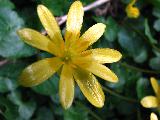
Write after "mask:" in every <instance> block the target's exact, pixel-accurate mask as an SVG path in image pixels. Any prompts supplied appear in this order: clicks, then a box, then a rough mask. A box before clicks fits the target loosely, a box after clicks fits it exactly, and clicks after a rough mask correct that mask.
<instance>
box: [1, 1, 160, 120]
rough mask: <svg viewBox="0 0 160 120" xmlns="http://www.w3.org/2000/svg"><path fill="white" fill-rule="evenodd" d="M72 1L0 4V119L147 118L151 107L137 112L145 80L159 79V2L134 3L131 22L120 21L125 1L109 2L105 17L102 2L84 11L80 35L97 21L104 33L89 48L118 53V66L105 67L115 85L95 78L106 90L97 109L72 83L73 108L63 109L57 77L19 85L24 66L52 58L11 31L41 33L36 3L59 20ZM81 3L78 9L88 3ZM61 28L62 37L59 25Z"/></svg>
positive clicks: (145, 88) (148, 92)
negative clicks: (135, 9)
mask: <svg viewBox="0 0 160 120" xmlns="http://www.w3.org/2000/svg"><path fill="white" fill-rule="evenodd" d="M73 1H74V0H28V1H24V0H0V115H1V116H0V120H1V119H2V120H147V119H148V118H149V116H150V113H151V112H152V109H145V108H143V107H142V106H141V105H140V100H141V99H142V98H143V97H145V96H147V95H154V92H153V89H152V87H151V84H150V80H149V79H150V77H152V76H153V77H155V78H157V79H158V80H159V77H160V33H159V32H160V0H147V1H145V0H138V2H137V4H136V6H138V7H139V8H140V11H141V15H140V17H139V18H137V19H129V18H127V17H126V14H125V7H126V5H127V4H128V3H129V1H130V0H112V2H110V6H109V7H108V11H107V12H106V13H105V12H104V11H103V10H104V8H106V4H104V5H102V6H100V7H98V9H97V8H95V9H91V10H90V11H87V12H85V16H84V23H83V25H84V26H83V29H82V31H83V32H84V30H87V29H88V28H89V27H91V26H92V25H94V24H95V23H97V22H102V23H104V24H106V31H105V33H104V35H103V36H102V37H101V38H100V40H99V41H97V42H96V43H95V44H94V45H93V46H92V47H93V48H97V47H99V48H114V49H116V50H118V51H120V52H121V53H122V55H123V58H122V60H121V61H119V62H118V63H113V64H110V65H109V64H106V65H107V66H108V67H109V68H111V69H112V70H113V71H114V72H115V73H116V74H117V76H118V78H119V82H118V83H116V84H115V83H109V82H106V81H103V80H101V79H99V82H100V83H101V84H102V86H103V87H104V88H106V89H104V92H105V95H106V101H105V105H104V107H103V108H101V109H99V108H95V107H94V106H92V105H91V104H90V103H89V102H88V101H87V100H86V98H85V97H84V96H83V94H82V93H81V91H80V90H79V87H78V86H77V85H76V87H75V98H74V102H73V105H72V106H71V108H70V109H68V110H64V109H63V108H62V107H61V105H60V101H59V93H58V92H59V75H57V74H55V75H53V76H52V77H51V78H50V79H49V80H47V81H45V82H44V83H42V84H40V85H38V86H35V87H32V88H24V87H22V86H20V85H19V83H18V79H19V76H20V73H21V72H22V70H23V69H24V68H25V67H26V66H27V65H29V64H31V63H33V62H36V61H38V60H39V59H43V58H46V57H51V56H52V55H50V54H48V53H46V52H43V51H39V50H37V49H35V48H33V47H31V46H28V45H27V44H25V43H24V42H23V41H22V40H21V39H20V38H19V37H18V36H17V33H16V32H17V30H19V29H20V28H24V27H29V28H32V29H36V30H38V31H40V32H41V31H43V30H44V28H43V27H42V25H41V23H40V21H39V19H38V16H37V11H36V9H37V8H36V7H37V5H38V4H44V5H45V6H47V7H48V8H49V9H50V10H51V11H52V13H53V14H54V15H55V16H62V15H65V14H67V12H68V10H69V6H70V5H71V4H72V2H73ZM81 1H82V3H83V5H84V6H86V5H88V4H90V3H92V2H94V1H93V0H81ZM99 10H100V11H101V12H102V11H103V12H104V13H103V14H102V13H101V14H100V13H99V12H97V11H99ZM99 14H100V15H99ZM61 30H62V33H64V31H65V24H64V25H62V26H61ZM83 32H82V33H83ZM155 112H156V113H157V115H158V111H156V109H155ZM159 114H160V113H159Z"/></svg>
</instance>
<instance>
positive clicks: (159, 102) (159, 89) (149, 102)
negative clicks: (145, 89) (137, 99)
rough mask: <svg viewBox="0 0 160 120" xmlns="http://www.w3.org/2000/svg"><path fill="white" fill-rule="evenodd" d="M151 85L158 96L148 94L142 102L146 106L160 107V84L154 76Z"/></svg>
mask: <svg viewBox="0 0 160 120" xmlns="http://www.w3.org/2000/svg"><path fill="white" fill-rule="evenodd" d="M150 80H151V85H152V87H153V90H154V92H155V95H156V96H146V97H144V98H143V99H142V100H141V104H142V106H143V107H145V108H157V107H160V86H159V84H158V82H157V80H156V79H155V78H154V77H151V79H150Z"/></svg>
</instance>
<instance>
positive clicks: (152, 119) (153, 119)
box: [150, 112, 158, 120]
mask: <svg viewBox="0 0 160 120" xmlns="http://www.w3.org/2000/svg"><path fill="white" fill-rule="evenodd" d="M150 120H158V117H157V115H156V114H155V113H153V112H152V113H151V116H150Z"/></svg>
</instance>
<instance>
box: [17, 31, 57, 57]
mask: <svg viewBox="0 0 160 120" xmlns="http://www.w3.org/2000/svg"><path fill="white" fill-rule="evenodd" d="M18 35H19V36H20V37H21V38H22V39H23V40H24V42H26V43H27V44H29V45H31V46H33V47H36V48H38V49H40V50H44V51H47V52H49V53H51V54H54V55H59V51H58V50H57V47H56V46H55V44H54V43H53V42H51V41H50V40H49V39H48V38H47V37H46V36H43V35H42V34H40V33H39V32H37V31H35V30H32V29H29V28H24V29H21V30H19V31H18Z"/></svg>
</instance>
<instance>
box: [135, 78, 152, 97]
mask: <svg viewBox="0 0 160 120" xmlns="http://www.w3.org/2000/svg"><path fill="white" fill-rule="evenodd" d="M151 89H152V88H151V86H150V82H149V80H148V79H145V78H140V79H139V80H138V81H137V86H136V91H137V96H138V99H139V100H141V99H142V98H143V97H145V96H147V95H148V94H149V93H151ZM150 95H151V94H150Z"/></svg>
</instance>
